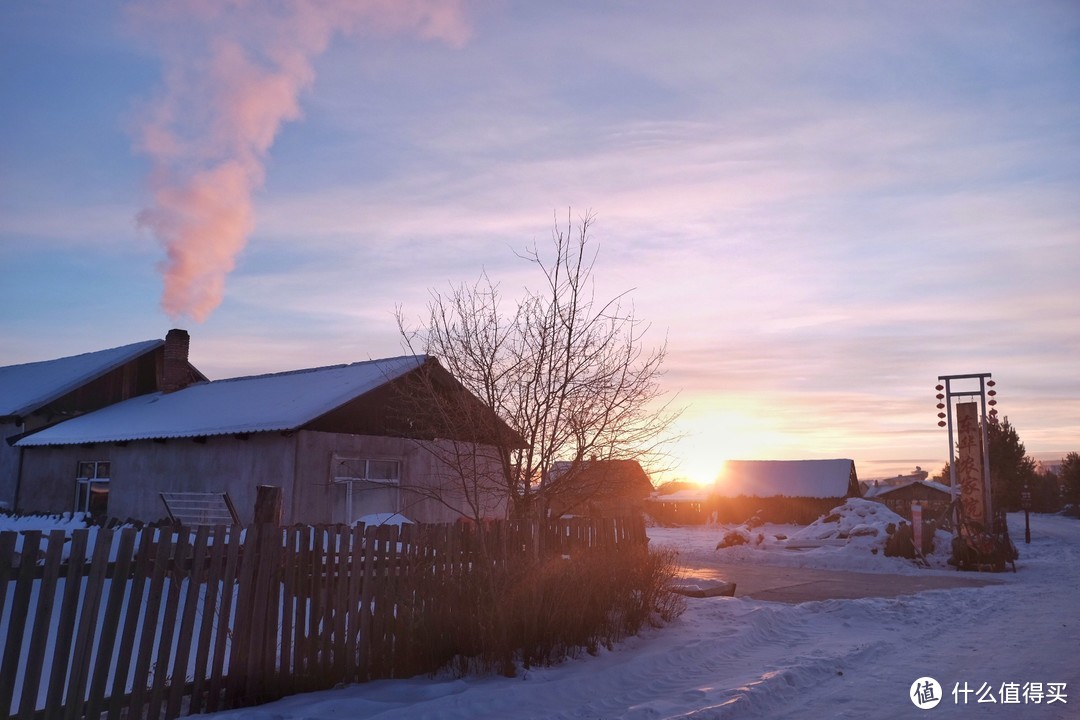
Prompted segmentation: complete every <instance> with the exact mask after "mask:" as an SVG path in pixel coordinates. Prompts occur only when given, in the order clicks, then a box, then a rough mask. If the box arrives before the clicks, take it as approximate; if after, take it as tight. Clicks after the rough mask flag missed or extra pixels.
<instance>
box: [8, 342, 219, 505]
mask: <svg viewBox="0 0 1080 720" xmlns="http://www.w3.org/2000/svg"><path fill="white" fill-rule="evenodd" d="M188 342H189V340H188V334H187V333H186V332H184V331H183V330H172V331H170V332H169V334H168V335H167V336H166V338H165V339H164V340H146V341H143V342H137V343H133V344H131V345H124V346H122V347H116V348H110V349H108V350H98V351H96V352H89V353H84V354H82V355H74V356H71V357H63V358H57V359H54V360H44V361H41V362H31V363H25V364H21V365H9V366H7V367H0V505H4V506H7V507H9V508H14V507H15V506H16V505H17V504H18V503H19V501H20V499H21V498H20V497H19V496H20V494H21V492H24V491H25V488H24V487H21V486H20V485H19V482H18V478H19V467H20V461H21V458H22V454H23V451H22V450H21V449H20V448H18V447H15V446H14V443H15V442H16V441H17V440H18V439H19V438H20V437H22V436H23V435H25V434H26V433H30V432H34V431H36V430H39V429H41V428H43V427H47V426H49V425H53V424H55V423H58V422H62V421H64V420H68V419H70V418H73V417H76V416H78V415H82V414H84V413H87V412H92V411H94V410H98V409H100V408H103V407H105V406H107V405H112V404H114V403H118V402H121V401H123V400H127V399H129V398H132V397H136V396H139V395H145V394H148V393H153V392H157V391H159V390H165V389H168V388H170V387H179V386H181V385H186V384H189V383H192V382H197V381H202V380H206V377H205V376H204V375H203V374H202V373H201V372H199V371H198V370H197V369H196V368H195V367H193V366H192V365H191V364H190V363H189V362H188V361H187V347H188ZM172 358H179V360H178V361H176V362H174V361H173V360H172ZM74 471H75V469H74V467H72V468H71V472H74ZM63 509H65V510H70V509H71V508H70V507H64V508H63Z"/></svg>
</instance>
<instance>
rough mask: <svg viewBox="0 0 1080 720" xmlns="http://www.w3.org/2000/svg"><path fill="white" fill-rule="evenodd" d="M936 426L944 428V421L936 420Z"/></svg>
mask: <svg viewBox="0 0 1080 720" xmlns="http://www.w3.org/2000/svg"><path fill="white" fill-rule="evenodd" d="M937 426H938V427H945V421H944V420H938V421H937Z"/></svg>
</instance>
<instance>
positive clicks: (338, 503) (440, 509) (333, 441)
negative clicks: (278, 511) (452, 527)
mask: <svg viewBox="0 0 1080 720" xmlns="http://www.w3.org/2000/svg"><path fill="white" fill-rule="evenodd" d="M298 437H299V453H298V462H297V473H296V477H297V482H296V485H295V486H294V495H293V499H292V506H293V507H294V508H295V512H296V516H297V517H301V518H318V520H317V522H349V521H352V520H355V519H356V518H358V517H361V516H363V515H369V514H374V513H382V512H400V513H401V514H402V515H404V516H405V517H407V518H409V519H410V520H415V521H417V522H453V521H455V520H458V519H460V518H462V517H468V518H471V517H473V516H474V514H475V512H474V505H473V503H470V502H469V500H479V502H480V503H481V505H482V507H480V512H479V514H480V515H481V516H482V517H505V515H506V502H505V497H504V496H503V495H502V494H501V493H498V492H497V491H496V489H495V488H494V487H491V486H490V484H487V486H484V485H485V483H484V481H483V480H484V477H485V476H489V475H490V473H491V472H492V470H494V466H493V464H492V463H491V462H490V458H487V457H484V456H483V454H485V451H484V450H481V453H482V455H481V456H480V457H478V458H476V459H477V464H478V465H479V466H480V468H481V469H478V470H476V471H475V472H474V471H473V469H472V466H471V463H470V469H469V470H468V471H467V472H462V473H459V472H456V471H455V470H454V469H453V468H452V465H453V463H452V462H451V461H450V459H451V458H452V457H457V456H456V454H454V453H453V452H452V451H451V449H450V447H449V445H448V444H447V443H445V442H440V441H435V442H433V443H429V442H423V441H416V440H410V439H406V438H395V437H379V436H372V435H346V434H342V433H328V432H316V431H301V432H299V433H298ZM487 452H490V450H488V451H487ZM335 457H344V458H366V459H373V460H397V461H399V462H400V463H401V482H400V486H399V487H398V488H396V489H395V488H381V487H377V486H366V487H365V485H364V484H361V483H354V484H352V488H351V490H352V492H351V501H350V487H349V483H340V482H338V483H336V482H334V481H333V477H332V465H333V463H334V458H335ZM463 478H465V479H466V480H467V481H468V482H469V483H470V484H471V482H472V480H473V479H474V478H475V479H478V481H479V482H478V485H479V487H478V488H477V490H476V491H475V492H472V491H471V490H470V492H468V493H466V492H465V491H464V490H463V488H462V480H463ZM350 502H351V509H350ZM303 521H304V522H313V520H303Z"/></svg>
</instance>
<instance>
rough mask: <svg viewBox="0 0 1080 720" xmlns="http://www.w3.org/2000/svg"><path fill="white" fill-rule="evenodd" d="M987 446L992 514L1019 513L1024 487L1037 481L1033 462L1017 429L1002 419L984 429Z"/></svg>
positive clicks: (1006, 419)
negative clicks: (992, 504)
mask: <svg viewBox="0 0 1080 720" xmlns="http://www.w3.org/2000/svg"><path fill="white" fill-rule="evenodd" d="M987 436H988V439H989V444H990V485H991V488H992V492H993V503H994V509H995V510H1005V511H1007V512H1015V511H1017V510H1019V509H1020V494H1021V493H1022V492H1023V490H1024V485H1028V486H1029V487H1031V486H1032V485H1034V482H1035V479H1036V472H1035V461H1034V460H1033V459H1032V458H1030V457H1028V456H1027V450H1026V448H1025V447H1024V443H1022V442H1020V436H1019V435H1018V434H1017V432H1016V428H1015V427H1013V426H1012V424H1011V423H1010V422H1009V418H1007V417H1006V418H1005V419H1004V420H1002V421H1001V422H1000V423H997V422H994V423H990V424H989V425H988V426H987Z"/></svg>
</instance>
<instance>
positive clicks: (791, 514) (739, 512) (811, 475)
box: [715, 459, 860, 524]
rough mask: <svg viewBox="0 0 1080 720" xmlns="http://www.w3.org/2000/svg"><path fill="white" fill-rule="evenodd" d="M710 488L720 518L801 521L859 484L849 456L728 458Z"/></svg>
mask: <svg viewBox="0 0 1080 720" xmlns="http://www.w3.org/2000/svg"><path fill="white" fill-rule="evenodd" d="M715 494H716V499H715V506H716V513H717V519H718V521H719V522H743V521H745V520H747V519H749V518H751V517H755V516H756V517H758V518H760V519H761V520H763V521H765V522H781V523H799V524H806V523H810V522H813V521H814V520H816V519H817V518H818V517H819V516H820V515H822V514H824V513H826V512H828V511H829V510H831V509H832V508H833V507H835V506H837V505H839V504H841V503H843V501H844V499H845V498H849V497H859V495H860V488H859V478H858V475H857V474H856V472H855V461H853V460H846V459H839V460H729V461H728V462H727V463H726V466H725V470H724V473H723V474H722V476H721V477H720V478H719V479H718V480H717V483H716V487H715Z"/></svg>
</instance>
